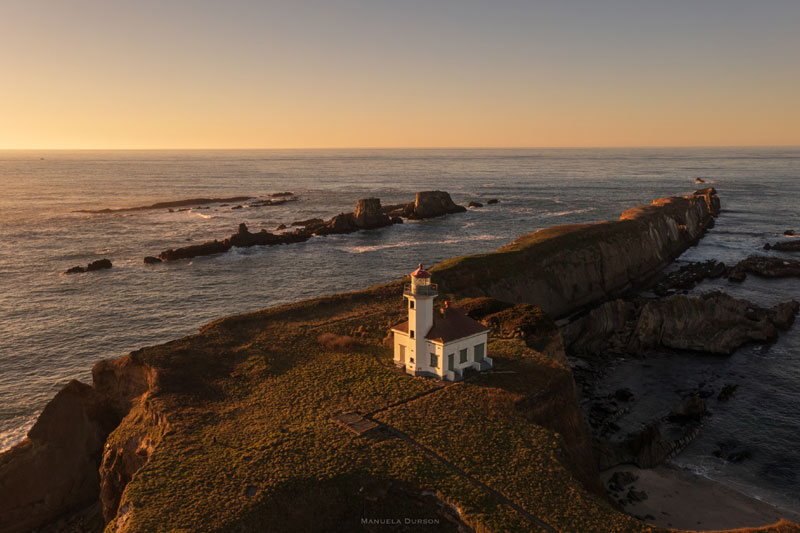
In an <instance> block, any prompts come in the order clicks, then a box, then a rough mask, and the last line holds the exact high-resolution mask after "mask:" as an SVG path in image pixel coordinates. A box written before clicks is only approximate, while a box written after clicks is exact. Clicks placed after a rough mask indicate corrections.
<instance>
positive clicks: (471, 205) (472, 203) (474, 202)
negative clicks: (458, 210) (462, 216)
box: [467, 200, 483, 207]
mask: <svg viewBox="0 0 800 533" xmlns="http://www.w3.org/2000/svg"><path fill="white" fill-rule="evenodd" d="M467 207H483V204H482V203H480V202H476V201H474V200H473V201H471V202H470V203H469V204H467Z"/></svg>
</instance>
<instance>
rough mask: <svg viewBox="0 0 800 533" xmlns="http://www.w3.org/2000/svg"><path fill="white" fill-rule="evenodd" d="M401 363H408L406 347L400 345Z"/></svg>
mask: <svg viewBox="0 0 800 533" xmlns="http://www.w3.org/2000/svg"><path fill="white" fill-rule="evenodd" d="M400 361H401V362H403V363H405V362H406V347H405V345H403V344H401V345H400Z"/></svg>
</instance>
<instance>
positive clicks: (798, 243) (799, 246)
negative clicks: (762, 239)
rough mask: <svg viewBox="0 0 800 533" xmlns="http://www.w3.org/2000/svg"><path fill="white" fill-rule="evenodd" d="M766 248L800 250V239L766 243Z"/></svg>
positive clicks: (781, 250)
mask: <svg viewBox="0 0 800 533" xmlns="http://www.w3.org/2000/svg"><path fill="white" fill-rule="evenodd" d="M764 249H765V250H777V251H779V252H800V239H793V240H791V241H779V242H776V243H775V244H769V243H767V244H765V245H764Z"/></svg>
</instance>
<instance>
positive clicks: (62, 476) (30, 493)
mask: <svg viewBox="0 0 800 533" xmlns="http://www.w3.org/2000/svg"><path fill="white" fill-rule="evenodd" d="M92 377H93V385H92V386H89V385H86V384H83V383H80V382H78V381H71V382H69V383H68V384H67V385H66V386H65V387H64V388H63V389H61V391H59V393H58V394H57V395H56V396H55V397H54V398H53V399H52V400H51V401H50V403H48V404H47V406H46V407H45V409H44V411H42V414H41V415H39V418H38V420H37V421H36V424H35V425H34V426H33V428H31V430H30V432H28V438H27V439H26V440H24V441H23V442H21V443H20V444H18V445H17V446H15V447H13V448H12V449H10V450H8V451H6V452H4V453H3V454H0V531H3V532H17V531H20V532H22V531H28V530H30V529H32V528H34V527H37V526H40V525H42V524H45V523H48V522H49V521H51V520H53V519H55V518H57V517H59V516H60V515H63V514H65V513H68V512H70V511H74V510H77V509H80V508H81V507H84V506H87V505H91V504H92V503H94V502H96V501H97V499H98V495H99V489H100V476H99V473H98V467H99V466H100V460H101V454H102V452H103V450H104V448H105V446H106V438H107V436H108V435H109V433H110V432H111V431H112V430H113V429H114V428H115V427H117V426H118V425H119V423H120V421H121V420H122V418H123V417H124V416H126V415H127V414H128V412H129V411H130V409H131V407H132V406H133V405H134V404H136V403H137V402H138V401H139V400H140V398H141V396H142V395H143V394H144V393H145V392H146V391H148V390H150V389H151V388H152V386H153V382H154V380H153V377H154V376H153V373H152V372H151V370H150V369H149V368H148V367H146V366H145V365H143V364H142V363H141V362H139V361H137V360H136V359H134V358H133V357H131V356H127V357H123V358H121V359H117V360H114V361H101V362H99V363H97V364H96V365H95V367H94V368H93V370H92Z"/></svg>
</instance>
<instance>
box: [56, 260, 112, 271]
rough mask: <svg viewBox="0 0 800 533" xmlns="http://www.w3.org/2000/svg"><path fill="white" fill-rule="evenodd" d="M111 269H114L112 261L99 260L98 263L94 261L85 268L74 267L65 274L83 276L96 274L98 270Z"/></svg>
mask: <svg viewBox="0 0 800 533" xmlns="http://www.w3.org/2000/svg"><path fill="white" fill-rule="evenodd" d="M111 267H112V264H111V261H109V260H108V259H98V260H97V261H92V262H91V263H89V264H88V265H86V266H85V267H82V266H74V267H72V268H70V269H68V270H67V271H66V272H65V274H82V273H84V272H95V271H97V270H105V269H107V268H111Z"/></svg>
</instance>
